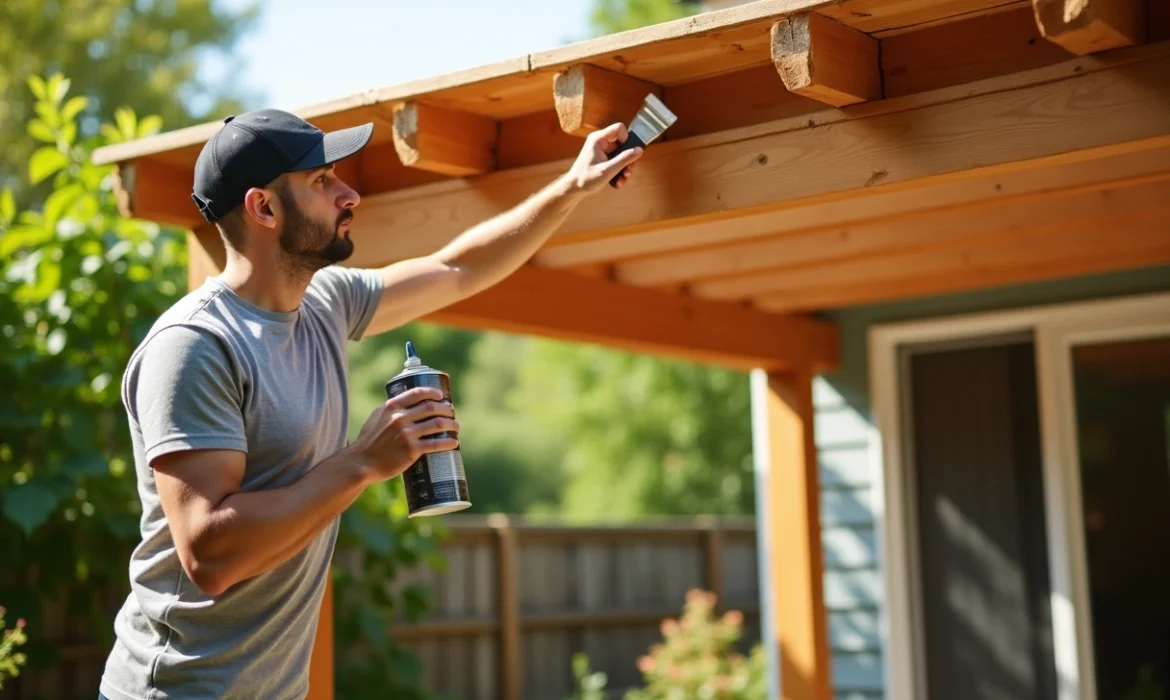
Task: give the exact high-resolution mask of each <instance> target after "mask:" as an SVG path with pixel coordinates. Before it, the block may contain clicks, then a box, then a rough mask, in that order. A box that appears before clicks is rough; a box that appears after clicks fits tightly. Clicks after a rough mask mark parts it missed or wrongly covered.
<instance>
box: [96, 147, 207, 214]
mask: <svg viewBox="0 0 1170 700" xmlns="http://www.w3.org/2000/svg"><path fill="white" fill-rule="evenodd" d="M114 177H115V182H114V187H115V192H116V195H117V199H118V208H119V210H120V211H121V213H122V215H123V216H134V217H137V218H139V219H146V220H148V221H155V222H158V223H165V224H173V225H175V226H181V227H183V228H194V227H196V226H199V225H201V224H204V223H206V220H205V219H204V218H203V215H202V214H200V213H199V208H198V207H196V206H195V202H194V201H192V200H191V191H192V186H193V180H192V175H191V173H190V172H188V171H185V170H182V169H180V168H176V167H173V166H170V165H168V164H166V163H164V162H162V161H160V160H158V159H157V158H143V159H139V160H135V161H132V162H129V163H123V164H121V165H119V166H117V167H116V168H115V173H114Z"/></svg>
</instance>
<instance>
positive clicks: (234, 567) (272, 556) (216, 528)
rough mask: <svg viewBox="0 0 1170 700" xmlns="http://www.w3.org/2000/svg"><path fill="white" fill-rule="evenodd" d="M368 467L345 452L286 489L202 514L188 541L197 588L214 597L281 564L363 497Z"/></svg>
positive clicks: (242, 497) (238, 498) (243, 497)
mask: <svg viewBox="0 0 1170 700" xmlns="http://www.w3.org/2000/svg"><path fill="white" fill-rule="evenodd" d="M368 483H369V481H368V478H367V470H366V465H364V464H363V463H362V461H361V459H360V458H359V457H358V455H357V453H356V452H355V451H353V450H351V449H348V448H347V449H345V450H342V451H341V452H339V453H338V454H336V455H334V456H333V457H330V458H329V459H327V460H325V461H324V462H321V463H320V464H318V465H316V466H315V467H314V468H313V469H312V470H311V471H310V472H309V473H307V474H305V475H304V476H303V477H301V478H300V479H298V480H297V481H295V482H294V483H292V484H289V485H288V486H285V487H282V488H279V489H273V490H266V491H251V492H237V493H233V494H231V495H230V496H228V497H227V498H225V499H224V500H223V501H222V502H220V503H219V504H218V505H217V506H216V507H215V508H214V509H213V510H211V511H210V512H209V513H207V515H206V519H205V521H204V523H203V526H202V528H201V532H200V533H199V534H198V535H197V536H196V537H195V538H194V539H193V541H192V550H193V554H194V558H195V561H196V562H197V566H198V567H200V568H203V571H202V572H201V573H200V574H197V575H196V576H194V578H196V579H199V580H197V581H196V584H197V585H199V586H200V588H202V589H203V590H205V591H207V592H209V593H212V594H218V593H219V592H222V591H223V590H226V589H227V588H229V587H230V586H232V585H235V584H236V583H239V582H240V581H244V580H247V579H249V578H252V577H254V576H257V575H259V574H262V573H264V572H266V571H269V570H271V569H273V568H274V567H276V566H278V565H279V564H282V563H284V562H285V561H287V560H288V559H289V558H291V557H292V556H293V555H294V554H296V553H297V552H299V551H301V550H302V549H303V548H304V547H305V546H306V545H308V544H309V542H311V541H312V540H313V538H314V537H316V536H317V535H318V534H320V532H321V531H322V530H323V529H324V528H325V526H326V525H327V524H328V523H329V522H330V521H332V520H333V518H335V517H337V516H338V515H340V514H341V513H342V512H343V511H344V510H345V509H346V508H347V507H349V506H350V504H352V503H353V502H354V501H355V500H357V498H358V496H360V495H361V493H362V491H363V489H364V488H365V486H366V484H368Z"/></svg>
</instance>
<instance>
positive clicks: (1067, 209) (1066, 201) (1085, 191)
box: [614, 164, 1170, 286]
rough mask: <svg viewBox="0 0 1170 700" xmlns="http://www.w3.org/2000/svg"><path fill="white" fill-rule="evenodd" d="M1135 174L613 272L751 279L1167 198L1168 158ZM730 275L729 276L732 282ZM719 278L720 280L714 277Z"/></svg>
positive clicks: (1110, 214)
mask: <svg viewBox="0 0 1170 700" xmlns="http://www.w3.org/2000/svg"><path fill="white" fill-rule="evenodd" d="M1163 168H1165V170H1163V171H1162V172H1160V173H1157V174H1155V175H1152V176H1148V177H1145V178H1141V179H1139V180H1138V181H1137V182H1120V183H1113V184H1108V185H1104V186H1103V185H1102V184H1100V183H1092V184H1088V185H1084V186H1081V187H1073V188H1069V189H1066V190H1062V191H1059V192H1055V193H1051V192H1037V193H1031V194H1026V195H1020V196H1015V197H1001V198H996V199H994V200H991V201H979V202H974V203H971V204H967V205H963V206H958V207H950V208H946V209H942V210H931V211H924V212H920V213H917V214H911V215H906V216H901V217H898V218H894V219H886V220H878V221H855V222H853V223H850V224H848V225H845V226H829V227H823V228H814V229H810V230H805V231H796V232H793V233H786V234H783V235H780V236H775V237H768V238H761V239H758V240H754V241H749V242H745V243H740V244H737V245H729V246H722V247H719V248H713V249H700V250H694V251H684V252H679V253H672V254H669V255H662V256H658V257H654V258H647V259H645V260H635V261H631V262H628V263H625V264H621V265H618V266H617V268H616V271H615V273H614V275H615V277H616V278H617V279H618V280H619V281H621V282H625V283H628V284H637V285H644V286H658V285H664V284H676V283H680V282H687V283H690V284H692V285H694V284H695V283H696V282H697V281H699V280H705V279H728V280H729V281H731V280H733V283H741V282H742V283H745V284H746V283H748V282H747V280H751V279H754V276H748V275H749V274H752V275H766V274H767V273H766V272H763V271H767V270H769V269H780V270H782V269H788V268H797V267H800V268H807V269H812V268H814V267H815V266H816V265H817V264H820V263H826V262H833V261H836V260H841V259H848V258H861V257H864V256H867V255H879V254H882V253H886V252H888V251H893V250H902V249H910V248H916V247H917V248H922V247H927V246H929V247H934V248H939V247H946V246H960V245H965V244H967V242H968V241H970V240H972V239H981V240H993V239H995V238H996V237H997V236H998V237H1002V236H1003V235H1004V234H1005V233H1006V234H1009V235H1011V236H1018V235H1022V234H1023V233H1024V232H1028V231H1035V230H1039V229H1046V230H1054V231H1060V230H1065V229H1067V228H1069V227H1074V226H1077V225H1080V224H1083V223H1084V222H1087V221H1109V220H1112V219H1114V218H1116V217H1120V216H1124V215H1127V214H1131V213H1133V212H1138V211H1148V210H1153V209H1159V208H1162V207H1164V206H1165V203H1166V202H1168V201H1170V166H1167V165H1166V164H1163ZM729 283H732V282H729ZM716 284H718V283H717V282H716Z"/></svg>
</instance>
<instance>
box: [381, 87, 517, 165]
mask: <svg viewBox="0 0 1170 700" xmlns="http://www.w3.org/2000/svg"><path fill="white" fill-rule="evenodd" d="M496 136H497V129H496V122H495V120H493V119H491V118H490V117H484V116H480V115H478V114H471V113H468V112H457V111H454V110H450V109H445V108H443V107H436V106H435V105H430V104H426V103H423V102H406V103H403V104H400V105H397V106H396V107H395V108H394V148H395V150H396V151H397V152H398V158H399V160H401V161H402V164H403V165H406V166H408V167H412V168H419V169H421V170H427V171H430V172H434V173H441V174H443V175H453V176H456V177H463V176H467V175H480V174H483V173H486V172H490V171H491V170H492V169H493V168H494V167H495V146H496Z"/></svg>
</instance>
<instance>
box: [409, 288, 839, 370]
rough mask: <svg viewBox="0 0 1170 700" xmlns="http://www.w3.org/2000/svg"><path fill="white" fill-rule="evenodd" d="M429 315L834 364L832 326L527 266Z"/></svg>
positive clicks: (727, 357)
mask: <svg viewBox="0 0 1170 700" xmlns="http://www.w3.org/2000/svg"><path fill="white" fill-rule="evenodd" d="M427 320H430V321H434V322H437V323H447V324H451V325H455V326H461V327H468V328H477V329H485V330H487V329H491V330H500V331H505V332H510V333H529V334H534V335H541V336H546V337H552V338H560V339H563V340H572V341H576V342H585V343H597V344H601V345H606V346H609V347H617V348H622V349H626V350H633V351H636V352H648V353H652V354H661V355H666V356H671V357H682V358H686V359H689V360H693V361H699V362H711V363H716V364H720V365H725V366H730V367H736V368H740V369H746V368H751V367H779V368H784V367H790V366H792V365H793V364H794V363H795V364H800V363H803V362H812V363H814V364H816V365H817V366H818V367H828V366H832V365H834V364H835V363H836V335H835V330H834V328H833V327H832V326H830V325H827V324H824V323H821V322H817V321H813V320H810V319H805V318H799V317H786V316H775V315H767V314H762V313H760V312H756V311H751V310H749V309H745V308H743V307H741V306H739V305H735V304H719V303H712V302H708V301H703V300H699V299H687V298H684V297H680V296H677V295H672V294H665V293H662V292H658V291H654V290H649V289H640V288H637V287H629V286H626V285H621V284H617V283H615V282H611V281H609V280H603V279H596V278H590V277H580V276H577V275H573V274H569V273H564V272H555V271H551V270H543V269H541V268H537V267H531V266H526V267H524V268H521V269H520V270H518V271H517V272H515V273H514V274H512V275H511V276H510V277H508V278H507V279H505V280H504V281H503V282H501V283H499V284H498V285H496V286H494V287H492V288H490V289H488V290H487V291H484V292H482V293H480V294H478V295H476V296H474V297H472V298H470V299H467V300H465V301H462V302H459V303H457V304H453V305H452V306H449V307H447V308H445V309H443V310H441V311H439V312H437V313H435V314H433V315H432V316H430V317H429V318H428V319H427Z"/></svg>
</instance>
